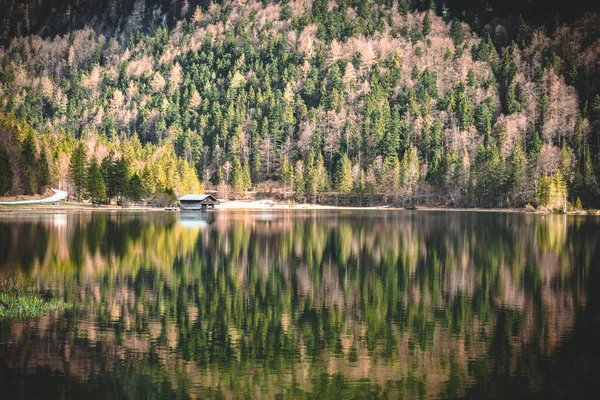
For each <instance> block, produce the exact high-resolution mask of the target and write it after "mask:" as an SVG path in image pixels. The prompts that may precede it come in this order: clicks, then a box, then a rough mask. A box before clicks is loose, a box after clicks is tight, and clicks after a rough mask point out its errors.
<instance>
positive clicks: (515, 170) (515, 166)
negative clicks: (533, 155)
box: [507, 140, 527, 203]
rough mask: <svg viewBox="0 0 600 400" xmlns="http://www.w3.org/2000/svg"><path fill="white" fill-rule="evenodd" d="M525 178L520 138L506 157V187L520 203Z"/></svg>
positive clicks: (525, 172)
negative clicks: (507, 157)
mask: <svg viewBox="0 0 600 400" xmlns="http://www.w3.org/2000/svg"><path fill="white" fill-rule="evenodd" d="M526 179H527V157H526V156H525V152H524V151H523V145H522V143H521V141H520V140H518V141H517V143H516V144H515V147H514V148H513V151H512V154H511V155H510V157H509V159H508V174H507V189H508V190H509V192H510V193H511V194H512V197H513V198H514V199H516V200H517V202H519V203H521V202H522V201H523V194H524V191H525V185H526Z"/></svg>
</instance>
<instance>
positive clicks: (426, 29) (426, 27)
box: [421, 11, 431, 36]
mask: <svg viewBox="0 0 600 400" xmlns="http://www.w3.org/2000/svg"><path fill="white" fill-rule="evenodd" d="M430 32H431V19H430V18H429V11H426V12H425V18H423V29H422V30H421V33H423V36H427V35H429V33H430Z"/></svg>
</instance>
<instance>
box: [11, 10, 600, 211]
mask: <svg viewBox="0 0 600 400" xmlns="http://www.w3.org/2000/svg"><path fill="white" fill-rule="evenodd" d="M2 3H4V4H2V7H3V8H4V9H6V10H9V11H10V12H7V13H6V14H5V15H6V16H5V17H4V18H6V19H4V20H3V21H2V26H1V28H2V29H1V30H2V37H1V39H2V40H3V41H5V42H6V45H5V47H4V48H3V49H1V50H0V60H1V65H0V93H1V97H0V112H1V114H2V124H1V126H0V192H1V193H0V194H19V193H33V192H36V191H41V190H43V188H44V187H47V186H48V185H50V184H52V185H58V186H60V187H64V188H68V189H69V191H70V192H71V193H72V195H73V196H75V197H76V198H81V197H82V196H89V197H91V198H92V200H93V201H96V200H98V201H103V200H105V199H107V198H108V199H110V198H120V199H122V198H123V197H127V198H130V199H131V200H133V201H137V200H139V199H141V198H148V197H149V196H152V195H157V194H167V195H169V196H173V195H175V194H181V193H185V192H190V191H200V190H202V189H201V186H204V188H205V189H214V190H217V191H218V193H219V194H220V195H221V196H223V197H235V198H239V197H243V196H244V195H245V193H246V191H247V190H249V189H251V188H255V189H258V190H267V188H268V190H272V189H273V188H275V189H277V190H278V193H279V195H281V196H284V197H290V198H294V199H296V200H297V201H322V202H323V201H340V199H341V201H343V202H346V203H348V202H353V203H356V202H360V203H361V204H363V203H364V204H367V203H373V202H378V203H379V202H381V203H384V202H385V203H389V204H398V205H405V206H407V205H413V204H422V203H426V204H437V205H451V206H480V207H494V206H500V207H506V206H522V205H525V204H527V203H530V204H533V205H536V206H538V207H541V208H550V209H564V208H566V205H567V202H570V203H571V204H572V205H573V206H574V207H581V204H583V206H597V205H598V202H599V198H600V191H599V186H598V174H597V172H598V164H599V154H600V95H599V93H600V80H599V79H598V74H597V73H596V67H597V66H598V65H599V63H600V24H598V22H597V21H598V18H599V17H598V14H595V13H592V12H588V13H586V14H582V15H572V14H567V13H561V14H560V15H561V16H562V15H565V16H568V18H567V19H565V20H564V21H561V20H560V18H558V17H557V15H558V14H556V13H555V12H558V11H561V12H562V7H564V6H563V5H559V4H558V3H557V4H551V6H548V7H546V8H545V10H546V11H545V12H544V13H536V12H534V10H533V9H532V8H531V7H532V5H531V3H527V4H528V5H527V6H519V5H516V4H513V6H514V7H512V8H511V6H510V5H511V4H512V3H513V2H492V1H491V2H477V3H478V4H479V3H481V4H484V3H485V4H484V5H486V6H485V7H484V6H481V4H480V5H478V6H477V7H470V3H471V2H469V1H463V2H438V1H426V2H414V1H410V0H401V1H395V2H389V1H381V0H376V1H353V0H346V1H338V2H327V1H322V0H317V1H310V0H306V1H302V0H298V1H286V0H283V1H280V2H269V1H263V2H252V1H222V2H217V3H210V4H208V3H207V2H200V3H195V2H188V1H169V2H167V1H163V2H161V1H151V0H146V1H143V0H138V1H135V2H134V1H120V2H119V1H113V2H104V3H110V4H107V7H104V8H100V7H96V8H95V7H92V6H90V5H89V4H88V3H89V1H87V2H86V1H83V0H81V1H66V2H52V1H49V2H27V1H25V2H16V1H7V0H4V1H2ZM42 3H43V4H42ZM54 3H56V4H54ZM100 3H103V2H100ZM533 3H535V2H533ZM51 5H52V7H50V6H51ZM86 5H87V6H89V7H87V6H86ZM47 7H50V12H48V10H47V9H46V8H47ZM98 10H100V11H98ZM465 10H470V11H468V12H466V11H465ZM44 15H46V17H43V16H44ZM44 18H45V19H44ZM15 21H16V22H15ZM44 21H45V22H44Z"/></svg>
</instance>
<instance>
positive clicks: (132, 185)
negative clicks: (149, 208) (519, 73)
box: [125, 174, 144, 203]
mask: <svg viewBox="0 0 600 400" xmlns="http://www.w3.org/2000/svg"><path fill="white" fill-rule="evenodd" d="M125 197H126V198H127V199H129V200H130V201H132V202H133V203H139V202H140V201H141V200H142V198H143V197H144V187H143V184H142V180H141V178H140V176H139V175H138V174H133V175H132V176H131V178H129V182H127V190H126V191H125Z"/></svg>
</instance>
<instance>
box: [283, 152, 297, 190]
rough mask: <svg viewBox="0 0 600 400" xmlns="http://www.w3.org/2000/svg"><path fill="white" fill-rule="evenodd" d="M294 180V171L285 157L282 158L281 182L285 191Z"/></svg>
mask: <svg viewBox="0 0 600 400" xmlns="http://www.w3.org/2000/svg"><path fill="white" fill-rule="evenodd" d="M293 179H294V169H293V167H292V166H291V164H290V162H289V160H288V158H287V156H284V157H283V161H282V162H281V181H282V182H283V186H284V189H287V187H288V186H289V185H291V184H292V181H293Z"/></svg>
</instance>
